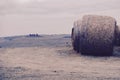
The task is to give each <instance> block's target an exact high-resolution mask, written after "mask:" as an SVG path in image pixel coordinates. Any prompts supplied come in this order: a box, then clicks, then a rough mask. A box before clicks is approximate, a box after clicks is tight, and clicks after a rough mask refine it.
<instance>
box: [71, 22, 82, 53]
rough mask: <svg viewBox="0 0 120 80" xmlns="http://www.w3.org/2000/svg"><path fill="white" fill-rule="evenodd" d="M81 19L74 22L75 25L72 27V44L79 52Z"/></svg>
mask: <svg viewBox="0 0 120 80" xmlns="http://www.w3.org/2000/svg"><path fill="white" fill-rule="evenodd" d="M81 22H82V21H81V20H78V21H75V22H74V25H73V26H74V27H73V28H72V45H73V49H74V50H75V51H77V52H79V39H80V38H79V34H80V32H79V31H80V28H81Z"/></svg>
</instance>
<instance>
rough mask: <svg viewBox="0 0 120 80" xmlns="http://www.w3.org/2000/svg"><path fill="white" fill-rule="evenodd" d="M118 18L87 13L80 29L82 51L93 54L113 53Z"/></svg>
mask: <svg viewBox="0 0 120 80" xmlns="http://www.w3.org/2000/svg"><path fill="white" fill-rule="evenodd" d="M115 27H116V20H115V19H114V18H112V17H108V16H98V15H86V16H84V17H83V19H82V26H81V30H80V34H81V37H80V39H81V40H80V43H81V52H82V53H83V54H92V55H112V53H113V46H114V39H115V35H114V34H115Z"/></svg>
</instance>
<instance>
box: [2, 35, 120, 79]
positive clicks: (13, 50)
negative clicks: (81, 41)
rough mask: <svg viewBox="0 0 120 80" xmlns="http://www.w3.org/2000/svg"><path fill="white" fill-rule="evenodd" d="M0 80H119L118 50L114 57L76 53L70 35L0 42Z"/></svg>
mask: <svg viewBox="0 0 120 80" xmlns="http://www.w3.org/2000/svg"><path fill="white" fill-rule="evenodd" d="M0 47H1V48H0V80H120V48H119V47H115V49H114V54H113V56H109V57H100V56H99V57H96V56H87V55H81V54H80V53H76V52H75V51H74V50H73V49H72V46H71V38H70V35H41V36H39V37H31V36H15V37H2V38H0Z"/></svg>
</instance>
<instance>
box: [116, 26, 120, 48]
mask: <svg viewBox="0 0 120 80" xmlns="http://www.w3.org/2000/svg"><path fill="white" fill-rule="evenodd" d="M115 32H116V33H115V45H116V46H120V26H118V25H117V26H116V29H115Z"/></svg>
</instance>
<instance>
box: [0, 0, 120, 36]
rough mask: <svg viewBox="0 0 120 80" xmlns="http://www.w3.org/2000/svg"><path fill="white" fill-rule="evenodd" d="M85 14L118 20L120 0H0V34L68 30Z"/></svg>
mask: <svg viewBox="0 0 120 80" xmlns="http://www.w3.org/2000/svg"><path fill="white" fill-rule="evenodd" d="M85 14H98V15H108V16H112V17H114V18H116V20H117V21H118V24H120V0H0V36H12V35H24V34H29V33H38V34H70V33H71V28H72V26H73V22H74V21H75V20H77V19H80V18H81V17H82V16H83V15H85Z"/></svg>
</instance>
